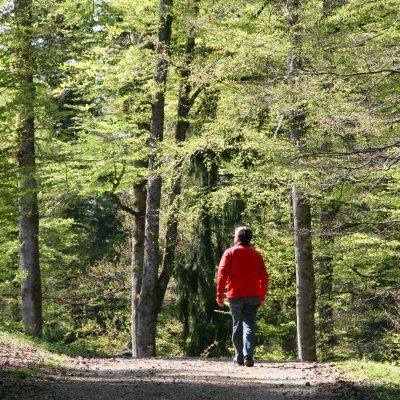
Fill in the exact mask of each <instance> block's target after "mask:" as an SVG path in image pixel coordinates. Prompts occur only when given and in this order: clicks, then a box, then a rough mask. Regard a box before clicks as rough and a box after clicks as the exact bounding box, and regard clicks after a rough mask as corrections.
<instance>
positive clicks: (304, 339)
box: [287, 0, 317, 361]
mask: <svg viewBox="0 0 400 400" xmlns="http://www.w3.org/2000/svg"><path fill="white" fill-rule="evenodd" d="M299 9H300V1H299V0H288V2H287V11H288V18H287V26H288V35H289V41H290V43H291V46H292V49H291V53H290V54H289V57H288V70H287V75H288V76H289V79H290V76H291V75H295V74H296V72H297V71H298V70H299V69H300V67H301V59H300V48H301V41H302V37H301V32H300V26H299V21H298V19H299ZM288 124H289V132H290V137H291V139H292V141H293V142H295V143H296V144H297V145H298V146H301V144H300V140H301V138H302V137H303V136H304V135H305V134H306V126H305V110H304V107H302V106H301V105H300V106H299V105H297V107H296V108H294V109H293V110H292V111H291V113H290V115H289V116H288ZM300 151H301V150H300ZM292 198H293V218H294V236H295V244H294V245H295V260H296V315H297V341H298V352H299V358H300V359H301V360H302V361H315V360H316V358H317V354H316V342H315V321H314V312H315V284H314V265H313V253H312V237H311V206H310V200H309V197H308V196H307V194H306V193H304V190H302V189H301V188H300V187H298V185H297V184H295V185H294V186H293V189H292Z"/></svg>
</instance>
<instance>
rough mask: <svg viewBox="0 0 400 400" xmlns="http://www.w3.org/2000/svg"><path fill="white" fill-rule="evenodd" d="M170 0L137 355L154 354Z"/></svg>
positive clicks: (157, 83) (154, 118)
mask: <svg viewBox="0 0 400 400" xmlns="http://www.w3.org/2000/svg"><path fill="white" fill-rule="evenodd" d="M172 4H173V0H160V19H159V28H158V43H157V48H156V53H157V59H156V65H155V72H154V78H153V80H154V89H155V93H154V96H153V101H152V111H151V133H150V156H149V164H148V188H147V200H146V216H145V242H144V262H143V279H142V287H141V291H140V298H139V302H138V320H137V337H136V338H137V357H146V356H154V355H155V353H156V348H155V336H156V323H157V310H156V305H157V303H158V301H159V300H158V299H159V287H158V268H159V264H160V256H159V243H158V242H159V208H160V200H161V177H160V175H159V173H158V171H157V169H158V167H159V163H160V160H159V154H158V147H159V146H158V145H159V143H160V142H162V140H163V132H164V104H165V86H166V83H167V72H168V63H169V55H170V41H171V27H172V15H171V14H170V9H171V7H172Z"/></svg>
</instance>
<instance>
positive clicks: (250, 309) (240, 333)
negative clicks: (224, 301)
mask: <svg viewBox="0 0 400 400" xmlns="http://www.w3.org/2000/svg"><path fill="white" fill-rule="evenodd" d="M259 306H260V299H259V298H258V297H239V298H237V299H229V308H230V310H231V316H232V324H233V329H232V342H233V347H234V349H235V358H234V360H235V361H236V362H242V361H243V359H244V358H245V357H253V353H254V344H255V339H256V319H257V310H258V307H259Z"/></svg>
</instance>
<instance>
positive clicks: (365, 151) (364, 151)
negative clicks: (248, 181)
mask: <svg viewBox="0 0 400 400" xmlns="http://www.w3.org/2000/svg"><path fill="white" fill-rule="evenodd" d="M399 146H400V140H399V141H398V142H395V143H391V144H388V145H386V146H382V147H369V148H366V149H356V150H353V151H344V152H328V151H327V152H318V153H308V154H307V153H306V154H300V155H299V156H297V157H296V158H295V159H293V161H296V160H298V159H300V158H308V157H324V156H330V157H332V156H336V157H341V156H351V155H354V154H368V153H376V152H380V151H383V150H387V149H391V148H393V147H399Z"/></svg>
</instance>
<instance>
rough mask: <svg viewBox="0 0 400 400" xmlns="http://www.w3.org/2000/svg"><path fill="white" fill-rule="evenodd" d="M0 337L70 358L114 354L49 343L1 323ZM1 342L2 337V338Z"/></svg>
mask: <svg viewBox="0 0 400 400" xmlns="http://www.w3.org/2000/svg"><path fill="white" fill-rule="evenodd" d="M0 335H5V337H8V339H9V340H11V339H12V340H16V341H17V342H19V343H23V344H25V345H28V346H34V347H36V348H38V349H42V350H46V351H50V352H52V353H57V354H58V355H65V356H70V357H77V356H80V357H110V356H112V354H109V353H105V352H101V351H93V350H90V349H88V348H87V347H85V346H81V345H78V344H74V343H70V344H66V343H61V342H49V341H46V338H43V339H40V338H34V337H31V336H27V335H24V334H23V333H21V332H20V331H18V330H17V329H15V328H14V327H10V326H7V325H5V324H2V323H1V322H0ZM0 340H1V336H0Z"/></svg>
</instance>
